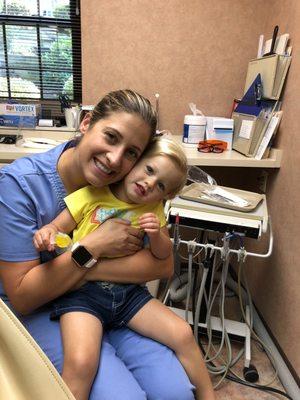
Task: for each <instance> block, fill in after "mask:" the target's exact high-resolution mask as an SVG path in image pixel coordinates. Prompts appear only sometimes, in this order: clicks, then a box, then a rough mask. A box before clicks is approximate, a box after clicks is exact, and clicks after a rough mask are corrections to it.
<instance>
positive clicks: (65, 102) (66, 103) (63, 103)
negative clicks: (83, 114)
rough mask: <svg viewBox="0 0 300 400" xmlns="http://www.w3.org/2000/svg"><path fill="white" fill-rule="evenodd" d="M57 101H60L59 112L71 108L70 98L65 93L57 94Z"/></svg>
mask: <svg viewBox="0 0 300 400" xmlns="http://www.w3.org/2000/svg"><path fill="white" fill-rule="evenodd" d="M58 99H59V102H60V109H61V112H64V109H65V108H71V100H70V98H69V96H68V95H67V94H65V93H63V94H60V95H59V96H58Z"/></svg>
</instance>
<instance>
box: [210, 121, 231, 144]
mask: <svg viewBox="0 0 300 400" xmlns="http://www.w3.org/2000/svg"><path fill="white" fill-rule="evenodd" d="M206 120H207V123H206V140H222V141H223V142H226V143H227V150H232V140H233V119H230V118H222V117H206Z"/></svg>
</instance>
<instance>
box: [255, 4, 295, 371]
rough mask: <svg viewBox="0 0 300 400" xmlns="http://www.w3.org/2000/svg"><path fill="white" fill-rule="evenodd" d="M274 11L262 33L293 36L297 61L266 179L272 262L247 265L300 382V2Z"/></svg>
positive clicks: (257, 300)
mask: <svg viewBox="0 0 300 400" xmlns="http://www.w3.org/2000/svg"><path fill="white" fill-rule="evenodd" d="M272 8H273V12H272V15H271V16H270V19H268V25H267V26H266V28H265V30H262V32H263V33H265V34H267V35H268V37H270V36H271V33H272V30H273V27H274V26H275V25H279V28H280V33H286V32H287V33H289V34H290V37H291V39H292V40H291V44H292V45H293V54H292V55H293V60H292V64H291V68H290V71H289V76H288V79H287V84H286V87H285V92H284V96H283V105H282V109H283V111H284V114H283V120H282V123H281V126H280V130H279V132H278V134H277V140H276V146H277V147H279V148H281V149H282V150H283V161H282V165H281V168H280V170H279V171H278V173H273V174H272V175H270V177H269V179H268V190H267V198H268V206H269V212H270V215H271V216H272V224H273V230H274V233H275V241H274V252H273V255H272V256H271V258H270V259H268V260H266V261H264V262H257V263H256V265H255V268H251V266H250V265H249V267H248V271H249V273H250V275H251V278H252V285H251V286H252V293H253V294H254V298H255V303H256V305H257V306H258V308H259V310H260V312H261V313H262V314H263V316H264V319H265V320H266V322H267V324H268V325H269V327H270V328H271V331H272V333H273V334H274V336H275V337H276V339H277V340H278V342H279V344H280V346H281V348H282V349H283V351H284V353H285V354H286V356H287V358H288V359H289V361H290V362H291V364H292V366H293V368H294V369H295V371H296V372H297V374H298V376H299V375H300V342H299V331H300V319H299V306H300V291H299V287H300V274H299V267H300V262H299V256H298V254H297V253H298V252H297V248H298V240H299V238H300V225H299V224H300V218H299V217H300V214H299V206H300V174H299V170H298V166H299V165H300V151H299V149H300V135H299V122H300V104H299V88H300V76H299V69H300V53H299V45H300V26H299V23H298V22H299V20H300V2H299V1H297V0H284V1H283V0H277V1H274V2H273V4H272ZM276 16H277V18H276ZM250 271H251V272H250Z"/></svg>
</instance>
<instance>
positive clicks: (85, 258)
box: [72, 246, 93, 266]
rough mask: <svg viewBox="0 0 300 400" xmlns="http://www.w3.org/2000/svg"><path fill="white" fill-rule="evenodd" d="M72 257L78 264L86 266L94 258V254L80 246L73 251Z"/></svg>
mask: <svg viewBox="0 0 300 400" xmlns="http://www.w3.org/2000/svg"><path fill="white" fill-rule="evenodd" d="M72 258H73V260H74V261H76V262H77V264H79V265H81V266H84V265H85V264H86V263H88V262H89V261H90V260H91V259H92V258H93V256H92V255H91V253H90V252H88V251H87V249H86V248H85V247H83V246H79V247H77V249H75V250H74V251H73V252H72Z"/></svg>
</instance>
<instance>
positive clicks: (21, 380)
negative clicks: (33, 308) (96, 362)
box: [0, 299, 75, 400]
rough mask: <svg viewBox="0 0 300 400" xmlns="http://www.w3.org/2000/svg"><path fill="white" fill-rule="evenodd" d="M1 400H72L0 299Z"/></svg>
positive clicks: (28, 336)
mask: <svg viewBox="0 0 300 400" xmlns="http://www.w3.org/2000/svg"><path fill="white" fill-rule="evenodd" d="M0 399H3V400H4V399H5V400H75V398H74V396H73V395H72V393H71V392H70V390H69V389H68V388H67V386H66V385H65V383H64V382H63V380H62V379H61V377H60V375H59V374H58V372H57V371H56V369H55V368H54V366H53V365H52V363H51V361H50V360H49V359H48V357H47V356H46V355H45V353H44V352H43V351H42V349H41V348H40V347H39V346H38V344H37V343H36V342H35V341H34V339H33V338H32V337H31V336H30V334H29V333H28V332H27V330H26V329H25V328H24V326H23V325H22V324H21V323H20V321H19V320H18V319H17V318H16V316H15V315H14V314H13V313H12V312H11V311H10V309H9V308H8V307H7V306H6V305H5V303H4V302H3V301H2V300H1V299H0Z"/></svg>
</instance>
